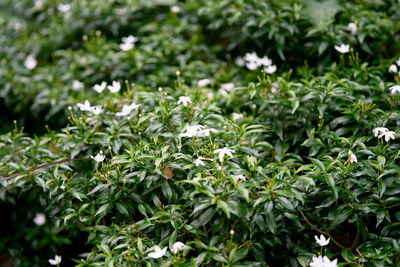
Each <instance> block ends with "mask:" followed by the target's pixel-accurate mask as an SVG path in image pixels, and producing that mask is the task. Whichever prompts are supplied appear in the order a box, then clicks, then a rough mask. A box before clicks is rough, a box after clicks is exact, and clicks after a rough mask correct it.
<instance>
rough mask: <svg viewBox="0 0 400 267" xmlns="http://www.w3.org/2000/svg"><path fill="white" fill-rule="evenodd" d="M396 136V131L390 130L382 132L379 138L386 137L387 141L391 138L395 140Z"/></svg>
mask: <svg viewBox="0 0 400 267" xmlns="http://www.w3.org/2000/svg"><path fill="white" fill-rule="evenodd" d="M395 136H396V133H395V132H392V131H388V132H384V133H381V134H380V135H379V136H378V138H382V137H385V141H386V142H389V140H390V139H393V140H394V138H395Z"/></svg>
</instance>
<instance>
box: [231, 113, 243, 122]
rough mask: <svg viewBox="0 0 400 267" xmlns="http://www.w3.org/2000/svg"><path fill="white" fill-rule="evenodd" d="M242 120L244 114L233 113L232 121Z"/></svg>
mask: <svg viewBox="0 0 400 267" xmlns="http://www.w3.org/2000/svg"><path fill="white" fill-rule="evenodd" d="M242 118H243V114H240V113H232V119H233V120H234V121H237V120H240V119H242Z"/></svg>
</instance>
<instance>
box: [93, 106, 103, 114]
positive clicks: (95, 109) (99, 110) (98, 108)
mask: <svg viewBox="0 0 400 267" xmlns="http://www.w3.org/2000/svg"><path fill="white" fill-rule="evenodd" d="M90 112H92V113H93V114H94V115H99V114H100V113H103V109H102V108H101V107H100V106H93V107H91V108H90Z"/></svg>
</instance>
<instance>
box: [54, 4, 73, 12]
mask: <svg viewBox="0 0 400 267" xmlns="http://www.w3.org/2000/svg"><path fill="white" fill-rule="evenodd" d="M70 8H71V5H70V4H58V5H57V9H58V11H60V12H62V13H65V12H68V11H69V10H70Z"/></svg>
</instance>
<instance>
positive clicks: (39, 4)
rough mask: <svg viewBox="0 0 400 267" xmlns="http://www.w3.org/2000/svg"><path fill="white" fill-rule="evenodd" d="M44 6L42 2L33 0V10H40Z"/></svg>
mask: <svg viewBox="0 0 400 267" xmlns="http://www.w3.org/2000/svg"><path fill="white" fill-rule="evenodd" d="M43 5H44V3H43V0H35V8H37V9H40V8H42V7H43Z"/></svg>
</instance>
